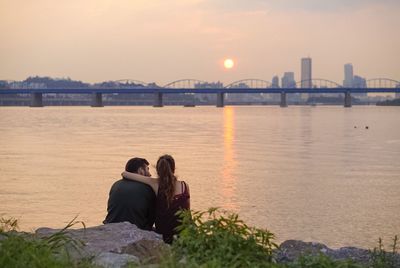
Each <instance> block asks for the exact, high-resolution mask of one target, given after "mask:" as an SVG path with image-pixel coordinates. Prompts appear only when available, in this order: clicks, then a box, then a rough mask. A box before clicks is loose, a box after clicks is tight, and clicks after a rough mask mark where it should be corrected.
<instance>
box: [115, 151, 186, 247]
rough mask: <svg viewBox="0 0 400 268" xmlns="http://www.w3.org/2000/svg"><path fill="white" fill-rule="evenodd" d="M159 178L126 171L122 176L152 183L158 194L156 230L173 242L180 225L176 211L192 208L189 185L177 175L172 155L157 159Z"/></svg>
mask: <svg viewBox="0 0 400 268" xmlns="http://www.w3.org/2000/svg"><path fill="white" fill-rule="evenodd" d="M156 169H157V175H158V178H150V177H145V176H142V175H139V174H136V173H130V172H126V171H124V172H123V173H122V176H123V177H124V178H127V179H131V180H135V181H140V182H143V183H146V184H148V185H150V186H151V187H152V188H153V190H154V192H155V193H156V195H157V201H156V204H157V209H156V222H155V224H156V232H157V233H160V234H162V235H163V240H164V242H166V243H169V244H171V243H172V240H173V236H174V234H177V232H176V230H175V228H176V227H177V226H179V224H180V223H179V218H178V216H176V215H175V214H176V212H178V211H179V210H181V209H190V193H189V186H188V185H187V183H185V182H184V181H179V180H178V179H177V178H176V177H175V175H174V174H175V160H174V159H173V158H172V156H170V155H163V156H160V158H159V159H158V161H157V166H156Z"/></svg>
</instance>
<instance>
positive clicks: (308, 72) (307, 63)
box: [301, 58, 312, 88]
mask: <svg viewBox="0 0 400 268" xmlns="http://www.w3.org/2000/svg"><path fill="white" fill-rule="evenodd" d="M311 65H312V61H311V58H302V59H301V88H312V81H311V79H312V67H311Z"/></svg>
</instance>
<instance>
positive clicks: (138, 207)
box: [103, 157, 156, 230]
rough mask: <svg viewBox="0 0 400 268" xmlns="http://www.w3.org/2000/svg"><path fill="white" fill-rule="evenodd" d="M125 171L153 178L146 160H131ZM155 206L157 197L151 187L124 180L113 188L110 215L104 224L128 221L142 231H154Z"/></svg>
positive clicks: (109, 201)
mask: <svg viewBox="0 0 400 268" xmlns="http://www.w3.org/2000/svg"><path fill="white" fill-rule="evenodd" d="M125 170H126V171H128V172H132V173H138V174H140V175H143V176H148V177H150V176H151V174H150V172H149V162H148V161H147V160H146V159H144V158H139V157H135V158H132V159H130V160H129V161H128V162H127V163H126V166H125ZM155 206H156V195H155V194H154V191H153V189H152V188H151V187H150V186H148V185H146V184H144V183H141V182H137V181H132V180H128V179H125V178H122V179H120V180H119V181H116V182H115V183H114V184H113V186H112V187H111V190H110V195H109V198H108V207H107V212H108V214H107V217H106V219H105V220H104V221H103V223H104V224H106V223H112V222H123V221H128V222H130V223H133V224H135V225H136V226H137V227H139V228H140V229H144V230H152V227H153V224H154V221H155V211H156V208H155Z"/></svg>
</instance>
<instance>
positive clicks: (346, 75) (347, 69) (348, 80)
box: [343, 63, 354, 87]
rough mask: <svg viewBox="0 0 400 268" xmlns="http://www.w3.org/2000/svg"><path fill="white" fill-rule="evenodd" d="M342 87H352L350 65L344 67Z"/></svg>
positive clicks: (352, 78)
mask: <svg viewBox="0 0 400 268" xmlns="http://www.w3.org/2000/svg"><path fill="white" fill-rule="evenodd" d="M343 86H344V87H353V86H354V75H353V65H352V64H351V63H348V64H345V65H344V80H343Z"/></svg>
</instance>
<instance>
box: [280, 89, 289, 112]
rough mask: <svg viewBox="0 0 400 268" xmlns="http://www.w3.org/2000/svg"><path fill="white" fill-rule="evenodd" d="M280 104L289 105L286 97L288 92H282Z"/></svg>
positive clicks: (282, 105)
mask: <svg viewBox="0 0 400 268" xmlns="http://www.w3.org/2000/svg"><path fill="white" fill-rule="evenodd" d="M280 106H281V107H282V108H283V107H287V106H288V105H287V98H286V92H281V104H280Z"/></svg>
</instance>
